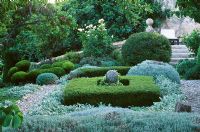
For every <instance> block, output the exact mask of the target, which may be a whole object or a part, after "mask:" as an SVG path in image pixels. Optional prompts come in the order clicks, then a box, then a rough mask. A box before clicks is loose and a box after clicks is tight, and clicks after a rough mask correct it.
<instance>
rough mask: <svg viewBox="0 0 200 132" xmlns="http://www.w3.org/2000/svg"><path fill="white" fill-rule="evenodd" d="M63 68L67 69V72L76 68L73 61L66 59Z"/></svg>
mask: <svg viewBox="0 0 200 132" xmlns="http://www.w3.org/2000/svg"><path fill="white" fill-rule="evenodd" d="M62 68H63V69H64V70H65V71H66V73H69V72H70V71H71V70H73V69H74V64H73V63H72V62H71V61H66V62H64V63H63V64H62Z"/></svg>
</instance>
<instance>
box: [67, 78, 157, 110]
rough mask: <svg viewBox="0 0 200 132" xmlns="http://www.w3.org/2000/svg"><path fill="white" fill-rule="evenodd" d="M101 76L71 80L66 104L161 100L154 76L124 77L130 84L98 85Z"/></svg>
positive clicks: (117, 103)
mask: <svg viewBox="0 0 200 132" xmlns="http://www.w3.org/2000/svg"><path fill="white" fill-rule="evenodd" d="M100 79H101V78H79V79H74V80H71V82H70V83H69V85H67V86H66V88H65V91H64V104H65V105H72V104H76V103H89V104H93V105H97V104H99V103H100V102H103V103H105V104H112V105H113V106H122V107H127V106H132V105H134V106H149V105H152V104H153V102H156V101H159V97H160V90H159V88H158V87H157V86H156V85H155V83H154V80H153V78H152V77H147V76H140V77H139V76H134V77H122V79H128V80H129V85H128V86H125V85H124V86H101V85H100V86H98V85H97V82H98V80H100Z"/></svg>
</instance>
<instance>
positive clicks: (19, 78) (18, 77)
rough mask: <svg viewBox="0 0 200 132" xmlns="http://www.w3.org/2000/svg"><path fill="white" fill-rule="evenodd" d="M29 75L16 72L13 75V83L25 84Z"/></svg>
mask: <svg viewBox="0 0 200 132" xmlns="http://www.w3.org/2000/svg"><path fill="white" fill-rule="evenodd" d="M27 75H28V73H26V72H24V71H19V72H16V73H14V74H13V75H12V77H11V82H12V83H15V84H19V83H24V82H26V81H27V80H26V77H27Z"/></svg>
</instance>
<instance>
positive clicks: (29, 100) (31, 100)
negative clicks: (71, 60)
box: [17, 85, 57, 114]
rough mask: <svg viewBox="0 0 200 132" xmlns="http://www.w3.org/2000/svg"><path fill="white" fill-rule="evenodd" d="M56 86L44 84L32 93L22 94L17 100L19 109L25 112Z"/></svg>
mask: <svg viewBox="0 0 200 132" xmlns="http://www.w3.org/2000/svg"><path fill="white" fill-rule="evenodd" d="M56 88H57V85H44V86H41V88H40V89H39V90H38V91H36V92H35V93H33V94H28V95H26V96H24V97H23V98H22V99H21V100H20V101H18V102H17V105H18V106H19V108H20V110H21V111H22V112H23V113H24V114H26V113H27V112H28V111H29V109H30V108H31V107H32V106H33V105H35V104H37V103H39V102H40V100H42V99H43V98H44V97H45V96H47V95H48V94H50V93H51V92H53V91H54V90H55V89H56Z"/></svg>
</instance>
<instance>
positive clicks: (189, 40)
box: [183, 30, 200, 55]
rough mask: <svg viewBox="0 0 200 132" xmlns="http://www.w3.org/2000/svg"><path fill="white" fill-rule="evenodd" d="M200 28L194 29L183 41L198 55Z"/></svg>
mask: <svg viewBox="0 0 200 132" xmlns="http://www.w3.org/2000/svg"><path fill="white" fill-rule="evenodd" d="M199 41H200V30H194V31H193V32H192V33H191V34H189V35H187V36H185V37H184V38H183V43H184V44H185V45H186V46H187V47H188V48H189V49H190V50H191V51H192V52H194V53H195V55H197V53H198V48H199V46H200V43H199Z"/></svg>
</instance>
